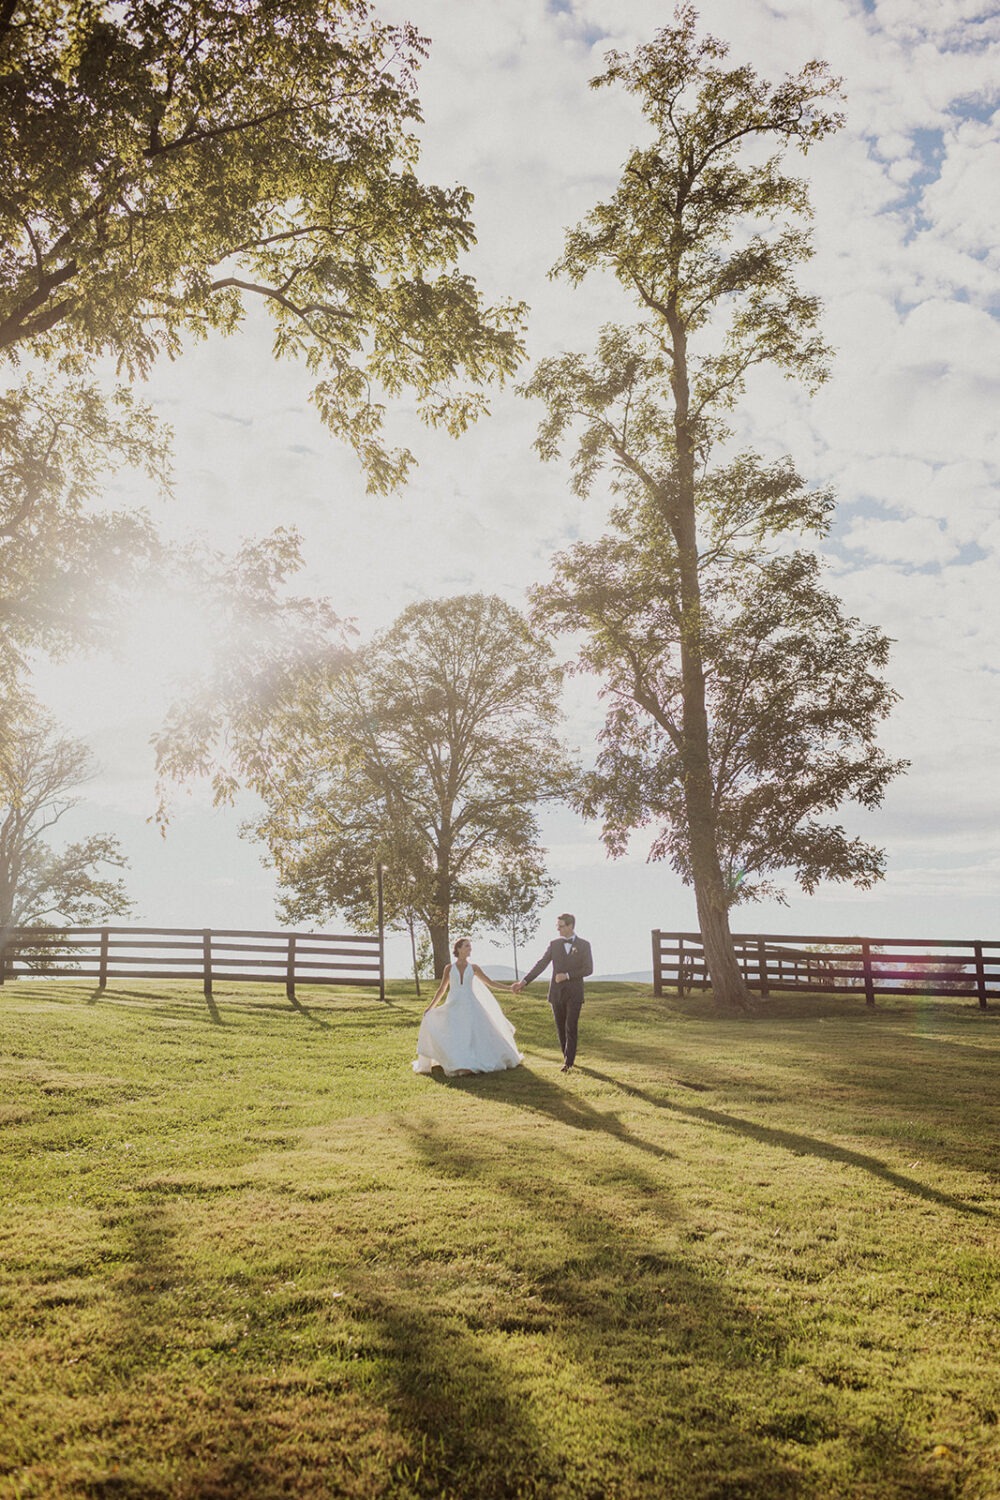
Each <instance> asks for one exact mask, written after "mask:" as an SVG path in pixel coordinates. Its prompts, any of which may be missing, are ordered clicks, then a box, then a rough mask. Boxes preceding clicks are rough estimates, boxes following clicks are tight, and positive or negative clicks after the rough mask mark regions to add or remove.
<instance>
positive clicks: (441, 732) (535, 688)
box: [254, 594, 568, 974]
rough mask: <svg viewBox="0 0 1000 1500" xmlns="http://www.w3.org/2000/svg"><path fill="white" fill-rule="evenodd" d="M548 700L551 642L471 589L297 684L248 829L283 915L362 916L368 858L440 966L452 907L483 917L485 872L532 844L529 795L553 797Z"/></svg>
mask: <svg viewBox="0 0 1000 1500" xmlns="http://www.w3.org/2000/svg"><path fill="white" fill-rule="evenodd" d="M557 700H558V675H557V673H556V672H555V670H554V667H553V663H552V660H551V655H550V653H549V651H548V648H547V647H545V646H544V645H543V644H542V643H541V642H540V641H539V640H538V639H537V638H536V637H535V636H534V635H533V634H532V632H531V631H530V629H529V628H528V626H527V624H526V622H525V621H524V619H523V617H522V616H521V615H519V614H518V612H517V611H516V610H514V609H512V608H511V607H510V606H509V605H507V604H504V603H503V602H502V601H501V600H500V599H497V598H494V597H489V596H485V595H478V594H474V595H462V596H459V597H458V598H454V599H444V600H432V601H428V602H426V603H420V604H414V605H411V606H410V607H409V608H408V609H406V610H404V611H403V613H402V614H401V615H400V616H399V618H398V619H397V621H396V622H395V624H394V625H392V626H391V627H390V628H389V629H388V630H385V631H383V632H382V633H381V634H379V635H377V636H376V637H375V638H374V639H373V640H372V641H371V643H370V644H369V645H367V646H362V647H360V648H359V649H358V650H357V651H356V652H355V653H354V654H353V656H352V658H351V659H350V660H349V661H348V662H347V663H345V664H344V665H343V666H342V667H341V668H340V669H339V670H337V671H335V672H333V673H331V674H330V676H329V678H328V681H327V684H326V687H325V690H324V691H323V692H322V693H318V692H317V684H316V683H315V682H310V683H309V684H308V686H307V688H306V691H305V692H304V693H303V694H302V695H301V696H300V698H299V701H298V702H297V703H296V704H295V705H294V706H293V707H292V709H291V711H290V712H289V713H288V714H287V715H285V716H284V717H283V719H282V723H281V726H280V730H278V731H277V732H272V734H271V737H270V744H271V745H272V747H273V762H272V768H271V774H270V777H269V779H268V782H267V784H266V785H263V784H262V785H260V786H259V787H258V790H260V792H261V794H262V795H263V796H264V799H265V801H266V802H267V812H266V814H265V815H264V816H263V817H262V818H261V819H260V820H259V821H258V822H257V823H256V824H255V825H254V832H255V833H256V835H257V836H258V837H259V838H261V839H263V840H264V842H265V843H266V844H267V846H268V848H269V850H270V851H271V855H272V858H273V860H274V863H275V865H276V867H277V870H278V872H279V876H280V879H281V883H282V885H283V887H284V888H285V890H286V891H287V892H288V896H287V899H286V903H285V911H286V915H288V916H293V917H294V918H295V919H297V920H301V919H302V918H304V917H306V916H314V917H317V918H320V919H325V918H326V917H327V916H328V915H329V913H331V912H333V911H342V912H345V913H346V914H347V915H349V916H350V917H351V918H352V919H354V920H357V919H358V918H360V919H362V920H364V917H365V913H366V911H367V912H370V907H371V876H372V868H373V865H374V863H375V862H376V861H377V860H380V861H382V862H383V863H385V865H386V866H387V869H388V871H389V877H390V878H389V881H388V882H387V894H388V896H389V899H390V906H389V915H390V917H393V916H395V917H405V911H406V909H409V910H411V911H416V912H418V913H419V916H420V919H421V921H422V922H423V923H424V924H425V925H426V927H427V929H428V931H429V933H430V937H431V944H432V949H433V957H434V969H435V973H437V974H440V973H441V971H442V969H443V968H444V965H445V964H446V963H447V962H448V958H449V925H450V923H451V922H452V921H453V919H454V918H455V916H456V913H458V914H460V915H461V919H462V921H463V923H471V922H474V921H475V920H477V918H478V917H479V915H480V914H482V913H484V912H487V907H484V902H485V903H487V906H488V902H489V900H490V899H491V897H490V891H489V887H490V881H491V880H494V879H495V878H496V876H497V874H498V873H499V872H500V871H501V870H502V869H503V868H504V867H505V866H506V865H507V864H509V863H513V864H520V863H522V862H523V860H524V858H525V855H526V854H537V853H538V823H537V814H536V808H537V804H538V803H539V801H540V800H542V799H545V798H554V797H559V796H561V795H563V794H564V793H565V789H566V777H567V771H568V767H567V762H566V757H565V754H564V752H563V750H562V748H561V746H560V745H559V743H558V741H557V739H556V736H555V733H554V727H555V724H556V722H557V719H558V712H559V711H558V702H557ZM487 917H488V913H487Z"/></svg>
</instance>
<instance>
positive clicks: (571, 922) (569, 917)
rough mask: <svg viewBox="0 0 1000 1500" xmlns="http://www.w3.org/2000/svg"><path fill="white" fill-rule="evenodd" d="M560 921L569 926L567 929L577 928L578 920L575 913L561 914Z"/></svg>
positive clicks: (565, 912)
mask: <svg viewBox="0 0 1000 1500" xmlns="http://www.w3.org/2000/svg"><path fill="white" fill-rule="evenodd" d="M559 920H560V922H565V923H566V925H567V927H575V926H576V918H575V917H574V915H573V913H572V912H570V911H564V912H560V913H559Z"/></svg>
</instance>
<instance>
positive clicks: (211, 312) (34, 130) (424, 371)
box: [0, 0, 521, 491]
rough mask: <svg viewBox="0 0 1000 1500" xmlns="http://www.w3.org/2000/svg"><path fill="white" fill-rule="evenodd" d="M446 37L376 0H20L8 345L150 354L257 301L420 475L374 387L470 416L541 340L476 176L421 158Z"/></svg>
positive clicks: (331, 400)
mask: <svg viewBox="0 0 1000 1500" xmlns="http://www.w3.org/2000/svg"><path fill="white" fill-rule="evenodd" d="M425 50H426V43H425V41H424V39H423V38H422V37H420V36H419V34H418V33H417V32H416V31H415V29H414V28H413V27H412V26H408V25H390V24H387V23H385V22H382V21H380V20H379V19H378V18H377V17H376V15H375V14H374V13H373V11H372V9H371V7H370V6H369V5H368V4H367V3H366V0H241V3H240V4H235V5H234V4H232V3H231V0H177V3H176V4H171V5H150V4H147V3H145V0H123V3H112V0H40V3H37V4H32V5H27V4H19V3H17V0H15V3H13V4H10V3H8V4H5V5H3V6H2V7H0V164H2V165H0V246H2V247H3V254H2V255H0V354H4V355H6V356H8V357H14V356H16V355H17V354H19V353H23V354H32V355H34V356H36V357H39V358H41V359H45V360H49V361H51V362H53V363H58V364H59V365H60V366H61V368H63V369H64V370H67V371H69V372H71V373H75V374H76V375H80V374H81V373H86V372H88V371H89V370H90V369H91V368H92V366H93V364H94V361H95V360H96V359H98V358H99V357H101V356H105V355H106V356H110V357H111V358H112V359H113V360H115V361H116V362H117V364H118V367H119V369H120V370H122V371H124V372H126V373H127V374H128V375H129V376H133V377H134V376H136V375H142V374H145V373H147V372H148V370H149V369H150V367H151V365H152V363H153V361H154V359H155V358H156V357H157V355H158V354H160V353H166V354H168V355H169V356H171V357H174V356H176V355H178V354H179V353H180V352H181V350H182V347H183V341H184V339H185V338H186V337H192V336H194V337H204V336H205V335H206V334H207V333H208V332H209V331H210V330H213V329H214V330H217V331H220V332H223V333H231V332H233V331H234V330H235V329H236V328H238V327H239V325H240V324H241V322H242V321H243V318H244V315H245V309H246V306H247V304H248V301H250V300H251V299H253V300H257V301H260V302H261V303H262V304H263V305H265V306H266V307H267V308H268V309H269V311H270V314H271V317H272V319H273V321H274V327H275V345H274V347H275V353H276V354H293V355H298V356H300V357H302V358H303V359H304V360H305V361H306V363H307V365H308V367H309V369H310V371H311V373H312V374H313V375H314V377H316V385H315V388H314V393H313V394H314V400H315V402H316V404H317V407H318V409H319V411H320V413H321V414H322V416H323V418H324V420H325V421H326V422H327V423H328V424H329V426H330V428H331V430H332V431H333V432H334V433H335V434H336V435H337V436H339V437H341V438H342V439H343V440H344V441H346V442H348V443H350V444H351V445H352V446H353V447H354V448H355V450H356V451H357V453H358V454H359V456H360V458H361V460H362V463H363V464H364V467H365V470H366V472H367V475H368V481H369V487H370V488H371V489H373V490H378V491H381V490H385V489H388V488H390V487H392V486H393V485H395V484H398V483H399V482H400V481H401V480H402V478H403V477H404V476H405V473H406V470H407V468H408V466H409V464H410V463H411V461H412V458H411V455H410V454H409V453H407V452H405V451H400V452H395V453H391V452H389V451H388V450H387V449H386V447H385V445H384V443H383V442H382V438H381V431H382V422H383V414H384V409H383V405H382V404H381V402H380V400H379V398H378V396H377V394H375V393H377V392H379V391H381V392H384V393H387V394H388V395H394V394H396V393H398V392H400V391H402V390H404V389H406V390H409V391H411V392H412V393H413V394H414V396H415V397H416V402H417V406H418V409H419V411H420V413H421V415H422V416H423V417H424V418H425V419H426V420H427V421H429V422H434V423H443V424H445V425H446V426H447V427H448V428H449V429H450V430H452V431H456V432H457V431H461V430H462V429H463V428H464V427H465V426H466V425H467V423H468V422H469V421H471V420H472V419H473V418H474V417H475V416H476V415H477V414H478V413H479V412H480V411H481V410H482V407H483V400H484V398H483V394H482V389H481V387H482V385H483V384H484V383H485V382H487V381H489V380H490V379H491V378H494V377H497V376H500V377H502V376H504V375H506V374H509V373H510V372H511V370H512V369H513V368H514V366H515V365H516V363H517V361H518V358H519V355H520V343H519V337H518V329H519V326H520V321H521V309H520V308H519V307H513V306H509V305H505V306H502V307H497V308H485V307H484V306H483V304H482V300H481V298H480V295H479V293H478V291H477V289H476V287H475V284H474V283H473V282H472V280H471V279H470V278H469V277H468V276H467V275H465V274H463V273H462V271H461V270H459V269H458V266H457V261H458V258H459V257H460V256H461V254H462V253H463V252H464V251H465V250H466V249H467V248H468V247H469V246H470V244H471V243H472V242H473V240H474V231H473V225H472V221H471V218H470V206H471V195H470V194H469V192H468V191H467V190H466V189H465V188H463V187H454V188H450V189H442V188H438V187H434V186H430V185H427V184H425V183H423V182H421V180H420V179H419V178H418V176H417V175H416V170H415V168H416V162H417V156H418V146H417V141H416V137H415V134H414V126H415V125H416V123H417V122H418V121H419V119H420V109H419V104H418V100H417V95H416V71H417V68H418V66H419V63H420V60H421V58H422V57H423V55H424V53H425Z"/></svg>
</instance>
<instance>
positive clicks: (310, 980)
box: [0, 927, 385, 1000]
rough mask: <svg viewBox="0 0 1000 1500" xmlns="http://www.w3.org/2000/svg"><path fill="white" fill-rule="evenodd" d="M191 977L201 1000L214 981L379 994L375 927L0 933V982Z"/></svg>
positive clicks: (102, 982) (381, 949)
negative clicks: (360, 930)
mask: <svg viewBox="0 0 1000 1500" xmlns="http://www.w3.org/2000/svg"><path fill="white" fill-rule="evenodd" d="M57 974H65V975H71V976H73V977H75V978H81V979H83V978H86V979H94V980H96V981H97V985H98V988H99V989H104V988H105V986H106V985H107V982H108V980H109V979H195V980H198V981H200V983H201V985H202V988H203V989H204V992H205V996H206V998H208V999H210V998H211V995H212V986H213V984H214V983H216V982H218V981H220V980H230V981H236V982H239V983H244V982H247V983H266V982H269V983H271V984H283V985H284V986H285V992H286V994H287V995H288V998H289V999H290V1000H294V999H295V986H296V984H336V985H365V986H369V987H372V988H377V989H378V992H379V999H380V1000H384V999H385V946H384V942H383V936H382V933H381V932H378V933H375V934H370V935H369V934H362V935H359V934H357V933H336V932H247V931H243V930H236V929H231V928H207V927H206V928H194V927H11V928H7V929H6V930H5V931H0V984H3V983H4V982H5V981H6V980H8V979H17V978H19V977H20V976H25V977H26V976H28V975H34V976H36V977H37V976H41V975H57Z"/></svg>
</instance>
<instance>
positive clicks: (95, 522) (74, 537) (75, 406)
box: [0, 379, 168, 692]
mask: <svg viewBox="0 0 1000 1500" xmlns="http://www.w3.org/2000/svg"><path fill="white" fill-rule="evenodd" d="M123 466H130V467H133V468H136V469H140V470H144V471H145V472H146V473H148V474H149V475H150V477H151V478H153V479H154V480H156V481H157V482H158V483H159V484H160V485H161V486H165V485H166V484H167V481H168V465H167V456H166V449H165V440H164V434H163V431H162V429H160V428H158V427H157V425H156V423H155V422H154V421H153V419H152V418H151V416H150V414H149V412H148V410H146V409H145V408H144V407H143V406H142V405H141V404H140V403H138V402H136V401H135V400H134V399H133V397H132V396H131V395H130V393H128V392H127V391H118V392H117V393H116V394H115V395H114V396H113V397H112V398H111V399H110V400H106V399H105V398H104V395H103V393H102V392H101V391H100V390H99V389H98V388H97V387H96V386H95V385H93V384H92V383H86V384H85V383H79V384H77V385H76V387H75V388H74V389H73V390H72V391H71V392H67V391H65V390H59V389H58V388H53V387H51V386H46V385H45V384H44V383H42V382H40V381H38V380H36V379H29V380H27V381H26V382H25V383H24V384H23V385H22V386H21V387H20V388H19V389H16V390H11V391H8V392H6V393H0V687H2V688H4V689H5V690H6V691H8V692H11V691H13V690H14V684H15V680H16V679H18V678H19V677H21V676H23V675H24V673H25V671H26V667H27V653H28V652H29V651H31V650H33V649H39V648H41V649H45V650H48V651H50V652H53V653H55V654H57V655H58V654H61V653H63V652H65V651H67V650H70V649H72V648H74V647H77V646H80V645H81V644H89V645H96V644H100V643H102V642H106V641H108V640H109V639H110V638H112V636H113V631H114V623H115V619H116V616H117V614H118V612H119V609H120V606H121V605H122V604H123V603H124V600H125V598H126V597H127V591H128V587H129V585H130V584H132V583H134V581H135V577H136V570H137V569H145V568H148V567H149V566H150V564H151V563H153V562H154V561H156V560H159V559H160V558H161V549H160V548H159V545H158V543H157V540H156V537H155V533H154V531H153V528H152V525H151V523H150V521H149V518H148V517H147V516H146V515H145V514H144V513H141V512H129V511H102V510H101V509H100V508H99V502H100V500H101V498H102V481H103V480H104V479H105V478H106V476H107V473H108V471H109V470H111V469H115V468H119V467H123Z"/></svg>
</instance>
